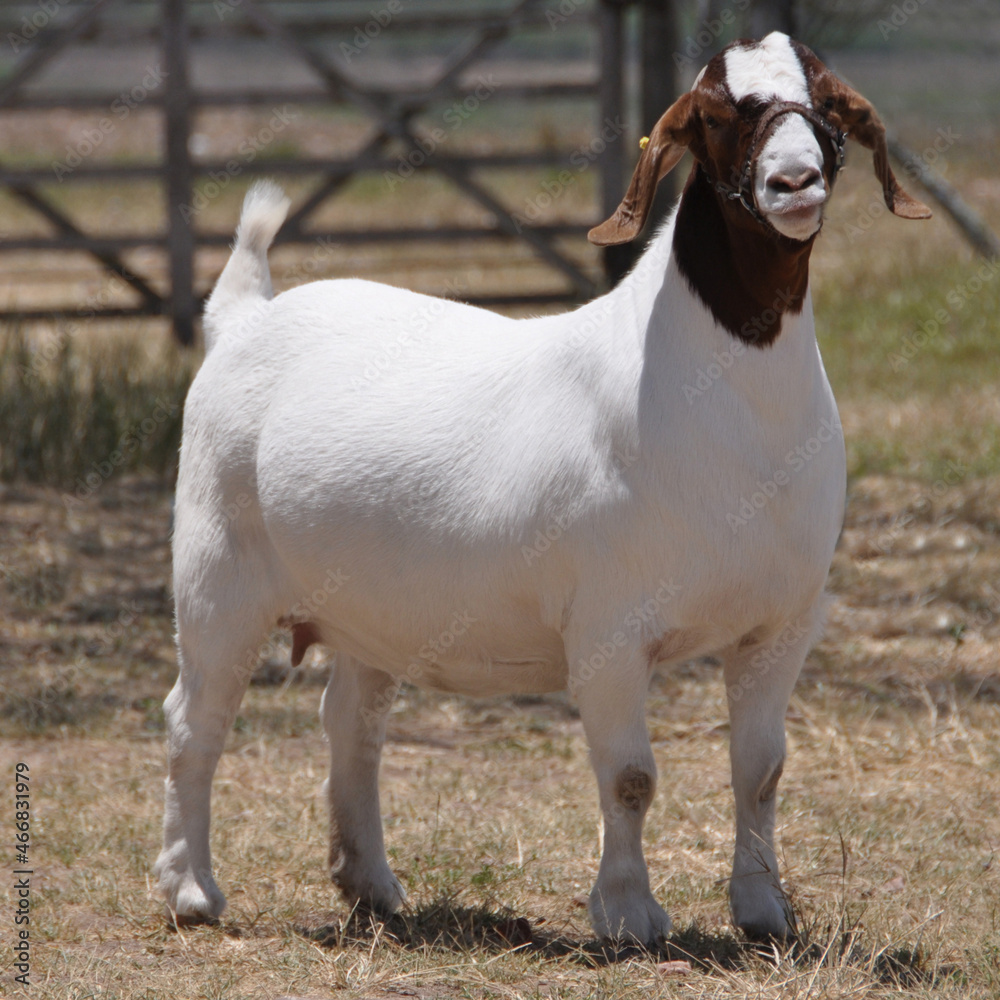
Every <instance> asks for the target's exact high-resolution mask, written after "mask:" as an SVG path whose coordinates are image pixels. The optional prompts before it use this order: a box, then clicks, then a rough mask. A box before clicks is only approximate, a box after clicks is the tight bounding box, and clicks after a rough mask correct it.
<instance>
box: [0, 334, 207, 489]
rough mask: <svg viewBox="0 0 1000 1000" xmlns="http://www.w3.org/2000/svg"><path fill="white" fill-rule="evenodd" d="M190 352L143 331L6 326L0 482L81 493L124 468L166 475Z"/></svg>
mask: <svg viewBox="0 0 1000 1000" xmlns="http://www.w3.org/2000/svg"><path fill="white" fill-rule="evenodd" d="M193 374H194V362H193V358H192V357H191V356H190V355H185V354H182V353H181V352H180V351H179V350H178V349H176V348H175V347H173V346H172V344H170V343H169V342H168V343H165V342H163V341H157V342H156V346H155V347H154V348H153V349H152V350H150V349H149V348H148V347H147V346H146V345H145V344H143V342H142V341H141V340H140V339H139V337H138V336H137V335H133V336H132V337H130V338H128V339H121V340H112V341H110V342H105V343H98V344H95V343H86V342H84V343H82V344H81V343H80V342H78V341H77V340H75V339H74V338H73V337H72V336H71V335H68V334H67V335H63V336H58V335H57V336H55V337H48V338H38V339H34V340H29V339H28V338H27V337H26V336H25V335H24V333H23V332H22V330H21V329H20V328H19V327H14V328H12V329H9V330H7V331H0V424H2V425H3V427H4V432H5V433H4V438H3V441H2V442H0V479H2V480H6V481H12V480H26V481H32V482H47V483H52V484H59V485H62V486H65V487H66V488H67V489H68V490H69V495H71V496H73V497H74V498H75V499H82V498H84V497H85V496H89V495H91V494H92V493H94V492H95V491H96V490H97V489H98V488H99V487H100V486H101V485H102V484H103V483H105V482H107V481H108V480H109V479H111V478H113V477H115V476H118V475H120V474H122V473H126V472H133V471H136V470H141V471H143V472H147V473H148V472H153V473H156V474H158V475H160V476H162V477H164V478H165V479H166V478H169V477H170V476H171V475H172V473H173V471H174V469H175V467H176V462H177V449H178V447H179V445H180V429H181V413H182V410H183V405H184V396H185V395H186V393H187V388H188V386H189V385H190V383H191V379H192V377H193Z"/></svg>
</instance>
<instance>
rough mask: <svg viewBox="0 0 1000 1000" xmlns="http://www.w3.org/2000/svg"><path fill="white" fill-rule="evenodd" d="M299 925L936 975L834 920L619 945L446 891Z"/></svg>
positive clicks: (337, 937)
mask: <svg viewBox="0 0 1000 1000" xmlns="http://www.w3.org/2000/svg"><path fill="white" fill-rule="evenodd" d="M296 931H297V932H298V933H299V934H301V935H302V936H304V937H306V938H308V939H310V940H312V941H315V942H316V943H317V944H319V945H320V946H321V947H324V948H350V947H353V946H359V945H360V946H364V947H365V948H370V947H371V946H372V944H373V943H377V942H380V941H381V942H384V943H385V944H387V945H389V944H391V945H396V946H397V947H401V948H405V949H408V950H414V951H425V950H451V951H459V952H465V951H468V950H470V949H479V950H482V951H485V952H487V953H499V952H503V951H513V950H518V951H521V952H526V953H528V954H533V955H538V956H539V957H540V958H544V959H553V958H559V959H564V960H567V959H568V960H570V961H576V962H579V963H580V964H581V965H584V966H587V967H590V968H598V967H603V966H609V965H613V964H615V963H619V962H623V961H626V960H627V959H630V958H641V957H648V958H652V959H654V960H655V961H658V962H659V961H677V960H687V961H689V962H690V963H691V965H692V967H693V968H695V969H701V970H702V971H706V972H707V971H709V970H711V969H726V970H733V971H737V970H742V969H745V968H747V967H748V966H750V965H751V964H756V963H758V962H759V961H760V960H761V959H764V960H765V961H766V960H771V961H774V962H777V961H779V960H781V961H784V962H788V961H791V962H792V963H793V964H794V965H795V966H796V967H797V968H799V969H808V968H815V967H817V966H821V965H850V966H853V967H855V968H857V969H861V970H865V971H867V972H868V973H869V974H870V975H871V976H872V977H873V978H874V979H876V980H878V981H879V982H882V983H884V984H886V985H890V986H894V987H902V988H906V987H913V986H916V985H918V984H920V983H927V982H930V981H931V980H932V979H933V978H934V975H933V973H932V972H931V971H930V970H929V969H928V968H927V967H926V965H925V960H924V957H923V956H922V955H921V953H920V952H919V951H911V950H909V949H906V948H899V949H889V950H885V949H874V948H872V947H871V946H870V945H866V944H864V943H863V942H861V941H860V940H859V936H858V934H857V933H856V931H855V930H846V931H845V930H842V929H838V928H833V927H829V928H827V929H826V931H825V933H824V932H821V931H819V930H818V929H817V930H813V931H812V932H806V933H804V934H803V935H801V936H800V938H799V940H798V941H796V942H794V943H793V944H792V945H790V946H780V947H779V946H775V945H772V944H761V943H756V942H750V941H748V940H747V939H746V938H744V937H743V936H742V935H740V934H738V933H733V932H730V931H723V932H708V931H704V930H702V929H700V928H699V927H698V926H697V925H696V924H690V925H689V926H687V927H684V928H680V929H678V930H676V931H675V932H674V933H673V934H671V936H670V938H669V939H668V940H667V941H666V942H664V943H663V944H662V945H660V946H659V947H658V948H656V949H652V950H651V949H646V948H642V947H639V946H635V945H629V946H613V945H609V944H605V943H602V942H600V941H598V940H596V939H595V938H589V939H587V938H581V937H575V936H571V935H567V934H564V933H558V932H552V931H549V930H547V929H546V928H544V927H539V926H535V927H533V926H532V925H531V923H530V922H529V921H528V919H527V918H526V917H518V916H516V915H515V914H514V913H513V912H511V911H504V910H500V911H497V912H494V911H491V910H488V909H485V908H481V907H479V908H476V907H467V906H459V905H456V904H455V903H454V902H453V901H451V900H448V899H440V900H436V901H434V902H432V903H430V904H428V905H426V906H422V907H420V908H418V909H416V910H413V911H412V912H409V913H406V914H396V915H395V916H393V917H391V918H389V919H388V920H381V919H379V918H377V917H375V916H373V915H372V914H370V913H367V912H364V911H361V910H355V911H354V912H353V913H351V914H349V915H348V916H346V917H344V918H343V919H342V920H340V921H338V922H335V923H328V924H321V925H317V926H311V927H310V926H299V927H296ZM810 938H812V939H813V940H810ZM831 942H832V943H831ZM940 971H941V970H939V975H940ZM945 974H947V972H945Z"/></svg>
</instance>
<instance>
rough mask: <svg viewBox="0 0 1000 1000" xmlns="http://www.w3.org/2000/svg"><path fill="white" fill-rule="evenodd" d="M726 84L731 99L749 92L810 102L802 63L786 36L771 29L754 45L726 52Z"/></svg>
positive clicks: (736, 99)
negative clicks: (731, 96)
mask: <svg viewBox="0 0 1000 1000" xmlns="http://www.w3.org/2000/svg"><path fill="white" fill-rule="evenodd" d="M726 84H727V85H728V87H729V92H730V93H731V94H732V95H733V100H734V101H740V100H742V99H743V98H744V97H748V96H749V95H750V94H759V95H760V96H761V97H765V98H768V97H777V98H778V99H779V100H782V101H798V102H799V103H800V104H805V105H807V106H809V105H810V101H809V87H808V85H807V84H806V75H805V72H804V71H803V69H802V63H801V62H799V57H798V56H797V55H796V54H795V50H794V49H793V48H792V44H791V41H790V40H789V38H788V35H783V34H782V33H781V32H780V31H772V32H771V34H769V35H768V36H767V37H766V38H762V39H761V40H760V41H759V42H757V43H756V44H755V45H751V46H749V47H748V48H734V49H729V51H728V52H726Z"/></svg>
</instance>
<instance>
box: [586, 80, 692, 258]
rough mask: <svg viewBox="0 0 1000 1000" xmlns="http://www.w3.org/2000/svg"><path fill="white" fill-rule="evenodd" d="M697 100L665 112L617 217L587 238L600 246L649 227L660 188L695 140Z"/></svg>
mask: <svg viewBox="0 0 1000 1000" xmlns="http://www.w3.org/2000/svg"><path fill="white" fill-rule="evenodd" d="M693 118H694V99H693V97H692V96H691V94H690V93H686V94H682V95H681V96H680V97H679V98H678V99H677V100H676V101H674V103H673V104H672V105H671V106H670V107H669V108H668V109H667V110H666V111H665V112H664V114H663V116H662V117H661V118H660V120H659V121H658V122H657V123H656V125H655V126H654V127H653V131H652V132H650V134H649V143H648V144H647V145H646V148H645V149H644V150H643V151H642V154H641V155H640V156H639V162H638V163H637V164H636V166H635V172H634V173H633V174H632V183H631V184H629V186H628V191H626V192H625V197H624V198H622V203H621V204H620V205H619V206H618V208H617V210H616V211H615V214H614V215H612V216H611V218H610V219H608V220H607V221H606V222H602V223H601V224H600V225H599V226H594V228H593V229H591V231H590V232H589V233H587V239H588V240H590V242H591V243H595V244H597V246H599V247H606V246H610V245H612V244H616V243H628V242H629V241H630V240H634V239H635V238H636V237H637V236H638V235H639V233H641V232H642V227H643V226H644V225H645V224H646V217H647V216H648V215H649V210H650V208H651V207H652V205H653V195H655V194H656V186H657V184H659V183H660V181H661V180H663V178H664V177H666V176H667V174H668V173H670V171H671V170H673V168H674V167H676V166H677V164H678V163H679V162H680V160H681V157H682V156H683V155H684V153H685V151H686V150H687V147H688V143H689V142H690V141H691V127H692V122H693Z"/></svg>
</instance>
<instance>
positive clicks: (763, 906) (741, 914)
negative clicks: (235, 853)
mask: <svg viewBox="0 0 1000 1000" xmlns="http://www.w3.org/2000/svg"><path fill="white" fill-rule="evenodd" d="M730 904H731V908H732V914H733V923H734V924H735V925H736V926H737V927H738V928H739V929H740V930H741V931H742V932H743V933H744V935H745V936H746V937H747V939H748V940H749V941H752V942H754V943H758V944H759V943H765V944H770V943H772V942H775V943H778V944H786V943H789V942H791V941H792V940H794V939H795V937H796V928H795V918H794V916H793V915H792V912H791V910H790V909H789V908H788V903H787V902H786V901H785V899H784V897H783V896H776V895H774V894H773V892H768V893H766V894H762V895H760V896H756V897H754V896H751V895H749V894H746V895H742V898H739V899H736V898H732V899H731V900H730Z"/></svg>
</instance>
